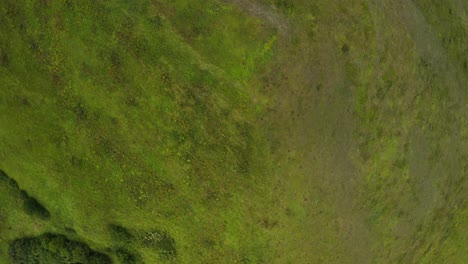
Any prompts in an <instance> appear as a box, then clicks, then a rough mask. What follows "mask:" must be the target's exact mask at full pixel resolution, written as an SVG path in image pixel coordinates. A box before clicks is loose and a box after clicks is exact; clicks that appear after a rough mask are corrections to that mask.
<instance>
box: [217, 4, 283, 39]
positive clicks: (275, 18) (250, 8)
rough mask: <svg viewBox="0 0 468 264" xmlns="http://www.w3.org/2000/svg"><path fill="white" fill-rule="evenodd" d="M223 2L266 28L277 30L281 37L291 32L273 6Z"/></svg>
mask: <svg viewBox="0 0 468 264" xmlns="http://www.w3.org/2000/svg"><path fill="white" fill-rule="evenodd" d="M223 1H224V2H225V3H230V4H234V5H236V6H238V7H239V8H241V9H242V10H244V11H245V12H247V13H248V14H249V15H251V16H253V17H256V18H258V19H260V20H262V21H264V22H265V23H266V24H267V25H268V26H270V27H273V28H276V29H278V33H279V34H280V35H282V36H286V35H288V34H289V32H290V30H291V29H290V25H289V21H288V19H287V18H286V17H285V16H284V15H282V14H281V13H280V12H279V11H278V10H276V9H275V7H273V6H271V7H268V6H264V5H261V4H258V3H255V1H251V0H223Z"/></svg>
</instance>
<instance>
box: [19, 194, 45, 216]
mask: <svg viewBox="0 0 468 264" xmlns="http://www.w3.org/2000/svg"><path fill="white" fill-rule="evenodd" d="M23 199H24V201H23V210H24V212H25V213H26V214H28V215H31V216H37V217H39V218H41V219H49V218H50V213H49V211H48V210H47V209H46V208H45V207H44V206H42V205H41V204H40V203H39V202H38V201H37V200H36V199H34V198H33V197H31V196H27V197H24V198H23Z"/></svg>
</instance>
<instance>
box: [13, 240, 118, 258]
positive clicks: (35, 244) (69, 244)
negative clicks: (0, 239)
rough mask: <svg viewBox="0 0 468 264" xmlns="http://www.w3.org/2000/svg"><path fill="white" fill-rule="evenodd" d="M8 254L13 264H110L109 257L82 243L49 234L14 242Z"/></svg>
mask: <svg viewBox="0 0 468 264" xmlns="http://www.w3.org/2000/svg"><path fill="white" fill-rule="evenodd" d="M8 253H9V255H10V259H11V261H12V263H13V264H17V263H18V264H19V263H36V264H53V263H87V264H108V263H109V264H110V263H112V261H111V259H110V258H109V256H107V255H105V254H102V253H100V252H96V251H94V250H92V249H91V248H89V247H88V246H87V245H86V244H84V243H81V242H77V241H73V240H70V239H68V238H67V237H65V236H63V235H56V234H49V233H47V234H43V235H40V236H37V237H28V238H21V239H17V240H14V241H12V242H11V243H10V246H9V249H8Z"/></svg>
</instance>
